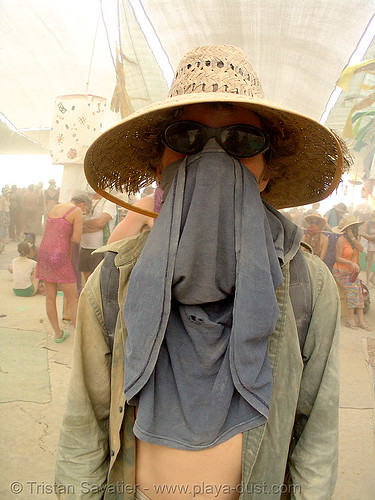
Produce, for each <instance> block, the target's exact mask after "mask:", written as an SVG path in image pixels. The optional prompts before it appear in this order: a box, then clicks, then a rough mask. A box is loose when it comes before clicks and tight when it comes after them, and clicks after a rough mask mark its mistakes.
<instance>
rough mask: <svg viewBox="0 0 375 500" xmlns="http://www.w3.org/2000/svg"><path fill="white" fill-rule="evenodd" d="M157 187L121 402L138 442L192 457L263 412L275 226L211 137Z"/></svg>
mask: <svg viewBox="0 0 375 500" xmlns="http://www.w3.org/2000/svg"><path fill="white" fill-rule="evenodd" d="M169 186H170V187H169ZM162 187H163V188H164V190H165V191H166V192H167V195H166V197H165V201H164V203H163V205H162V208H161V211H160V214H159V216H158V218H157V219H156V221H155V224H154V226H153V228H152V230H151V232H150V235H149V237H148V239H147V242H146V244H145V247H144V249H143V251H142V253H141V255H140V257H139V259H138V261H137V263H136V264H135V267H134V269H133V271H132V274H131V277H130V282H129V288H128V292H127V298H126V302H125V307H124V319H125V323H126V327H127V330H128V338H127V342H126V353H125V367H124V368H125V386H124V387H125V395H126V398H127V401H128V403H129V404H134V405H137V406H138V413H137V419H136V422H135V425H134V433H135V435H136V436H137V437H138V438H139V439H142V440H144V441H146V442H150V443H154V444H159V445H164V446H169V447H172V448H179V449H186V450H195V449H201V448H206V447H209V446H214V445H216V444H219V443H221V442H223V441H225V440H227V439H229V438H230V437H232V436H234V435H235V434H238V433H239V432H243V431H245V430H247V429H250V428H252V427H255V426H258V425H260V424H262V423H264V422H265V421H266V419H267V417H268V411H269V403H270V399H271V390H272V373H271V368H270V365H269V360H268V354H267V344H268V340H269V336H270V335H271V333H272V332H273V330H274V327H275V324H276V320H277V318H278V315H279V308H278V304H277V300H276V295H275V290H276V289H277V288H278V287H279V285H280V284H281V283H282V280H283V277H282V273H281V269H280V263H281V264H282V260H283V256H284V249H283V242H284V234H283V226H282V224H281V222H280V220H279V219H278V218H277V216H276V215H275V213H274V212H273V211H272V210H270V209H268V208H267V207H266V206H265V205H264V204H263V203H262V201H261V198H260V194H259V188H258V184H257V181H256V179H255V177H254V175H253V174H252V173H251V172H250V171H249V170H248V169H247V168H246V167H245V165H243V164H242V163H241V162H240V161H238V160H236V159H234V158H232V157H230V156H229V155H227V154H226V153H225V152H224V151H223V150H222V149H221V148H220V146H218V145H217V144H216V142H215V141H214V140H210V141H209V142H208V143H207V144H206V147H205V148H204V149H203V151H202V152H200V153H199V154H197V155H194V156H188V157H186V158H185V159H184V160H181V161H179V162H176V163H174V164H172V165H170V166H169V167H168V168H167V169H166V170H165V172H164V173H163V179H162Z"/></svg>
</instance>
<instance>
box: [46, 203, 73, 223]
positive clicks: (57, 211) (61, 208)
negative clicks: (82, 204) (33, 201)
mask: <svg viewBox="0 0 375 500" xmlns="http://www.w3.org/2000/svg"><path fill="white" fill-rule="evenodd" d="M72 206H73V203H71V202H70V201H68V202H66V203H57V204H56V205H54V206H53V207H52V208H51V210H50V212H49V214H48V217H51V218H55V219H56V218H59V217H61V216H62V215H64V214H65V212H66V211H67V210H69V208H70V207H72Z"/></svg>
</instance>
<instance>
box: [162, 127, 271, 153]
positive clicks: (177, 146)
mask: <svg viewBox="0 0 375 500" xmlns="http://www.w3.org/2000/svg"><path fill="white" fill-rule="evenodd" d="M211 138H215V139H216V140H217V142H218V143H219V144H220V146H221V147H222V148H223V149H224V151H226V152H227V153H228V154H230V155H231V156H236V157H238V158H250V157H251V156H255V155H258V154H260V153H263V152H264V151H266V150H267V149H268V148H269V147H270V139H269V136H268V134H267V132H265V131H264V130H261V129H260V128H258V127H254V126H253V125H246V124H242V123H239V124H235V125H227V126H225V127H217V128H213V127H208V126H207V125H203V124H202V123H197V122H193V121H189V120H185V121H181V122H174V123H172V124H171V125H168V127H167V128H166V129H165V130H164V132H163V135H162V142H163V144H165V146H168V147H169V148H170V149H172V150H173V151H176V152H177V153H182V154H196V153H199V151H202V149H203V148H204V146H205V145H206V143H207V141H208V140H209V139H211Z"/></svg>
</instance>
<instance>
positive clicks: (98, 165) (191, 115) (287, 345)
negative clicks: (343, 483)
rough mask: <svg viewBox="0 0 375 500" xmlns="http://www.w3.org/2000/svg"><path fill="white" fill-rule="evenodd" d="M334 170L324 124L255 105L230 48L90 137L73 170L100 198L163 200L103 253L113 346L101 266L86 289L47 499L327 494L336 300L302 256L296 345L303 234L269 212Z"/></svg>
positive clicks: (210, 50)
mask: <svg viewBox="0 0 375 500" xmlns="http://www.w3.org/2000/svg"><path fill="white" fill-rule="evenodd" d="M342 171H343V155H342V150H341V147H340V144H339V142H338V139H337V138H336V137H335V135H333V134H332V133H331V132H330V131H329V130H328V129H326V128H325V127H323V126H322V125H320V124H319V123H318V122H316V121H314V120H312V119H310V118H308V117H306V116H303V115H300V114H298V113H296V112H293V111H290V110H287V109H283V108H281V107H279V106H276V105H273V104H270V103H267V102H266V101H265V100H264V98H263V93H262V89H261V85H260V83H259V80H258V78H257V76H256V74H255V72H254V70H253V68H252V67H251V65H250V63H249V62H248V60H247V58H246V56H245V55H244V53H243V52H242V51H241V50H240V49H238V48H236V47H232V46H213V47H198V48H196V49H194V50H192V51H190V52H188V53H187V54H186V55H185V57H184V58H183V59H182V61H181V63H180V65H179V67H178V68H177V70H176V73H175V79H174V82H173V84H172V88H171V90H170V93H169V96H168V98H167V99H165V100H164V101H162V102H160V103H157V104H155V105H152V106H150V107H148V108H145V109H143V110H141V111H139V112H136V113H133V114H132V115H130V116H128V117H127V118H126V119H125V120H124V121H122V122H121V123H120V124H118V125H117V126H115V127H114V128H112V129H111V130H108V131H107V132H105V133H104V134H103V135H102V136H101V137H100V138H99V139H98V140H97V141H95V143H94V144H93V145H92V146H91V147H90V149H89V151H88V153H87V155H86V160H85V172H86V176H87V179H88V181H89V183H90V184H91V185H92V186H93V187H94V188H95V189H96V190H97V191H98V192H100V193H103V194H104V196H106V197H109V198H110V199H112V201H114V200H113V197H111V196H109V195H107V194H106V192H105V189H110V188H118V189H124V190H126V191H127V192H136V191H139V190H140V188H142V187H143V186H145V185H148V184H150V182H151V181H153V180H155V179H158V180H160V185H161V187H162V189H163V190H164V195H163V203H162V207H161V210H160V213H159V215H158V217H157V219H156V221H155V224H154V226H153V228H152V230H151V231H150V232H147V233H145V232H144V233H142V234H140V235H138V236H133V237H130V238H127V239H124V240H121V241H118V242H115V243H113V244H111V245H109V246H108V247H106V251H108V255H109V252H112V253H115V255H116V256H115V258H114V264H115V268H117V269H118V270H119V286H118V304H119V314H118V316H117V321H116V328H115V334H114V340H113V349H111V343H110V341H109V339H108V334H107V332H106V328H105V310H106V307H107V304H106V302H107V298H106V296H105V291H103V290H101V288H100V280H101V279H102V278H103V275H101V272H100V268H97V269H96V270H95V272H94V273H93V274H92V276H91V277H90V279H89V281H88V283H87V284H86V286H85V289H84V291H83V292H82V295H81V298H80V310H79V319H78V325H77V329H76V338H75V349H74V363H73V373H72V379H71V385H70V389H69V394H68V402H67V410H66V415H65V418H64V421H63V425H62V430H61V437H60V442H59V448H58V454H57V471H56V482H57V488H58V490H60V492H61V495H60V497H61V498H81V497H85V496H84V495H85V494H87V497H88V498H105V499H110V498H111V499H112V498H113V499H114V498H125V499H133V498H135V499H143V500H144V499H147V498H149V499H152V500H153V499H180V498H194V497H197V498H201V499H208V498H219V499H228V500H232V499H233V500H234V499H238V498H240V499H250V498H257V499H258V498H267V499H269V498H280V496H281V494H282V493H284V492H288V493H287V496H288V498H289V497H290V498H304V499H311V500H316V499H317V498H321V499H325V498H327V499H328V498H330V497H331V495H332V492H333V489H334V484H335V479H336V472H337V431H338V385H339V384H338V369H337V349H338V338H337V337H338V336H337V334H338V325H339V298H338V294H337V288H336V285H335V282H334V280H333V278H332V276H331V274H330V272H329V271H328V269H327V267H326V266H325V265H324V264H323V263H322V262H321V261H320V259H318V258H316V257H315V256H313V255H311V254H308V255H306V256H305V261H306V264H305V265H306V266H307V268H308V272H309V275H310V281H311V286H309V287H308V290H305V291H304V293H305V295H306V296H308V297H309V298H311V301H312V305H311V307H305V309H304V312H305V315H306V314H307V315H308V318H307V319H308V325H309V326H308V332H307V336H306V339H305V341H304V343H303V347H302V348H301V346H300V343H299V339H298V332H297V324H296V316H295V315H294V312H293V305H292V302H291V299H290V294H289V292H290V286H289V281H290V272H289V271H290V267H291V265H292V261H295V260H296V259H297V255H300V254H301V252H300V241H301V238H302V230H301V229H299V228H298V227H297V226H295V225H294V224H293V223H292V222H290V221H288V220H287V219H286V218H285V217H283V216H282V215H281V214H280V213H279V212H278V211H277V210H276V208H285V207H292V206H298V205H303V204H308V203H312V202H316V201H319V200H321V199H323V198H325V197H326V196H328V195H329V194H330V193H331V192H332V191H333V189H334V188H335V187H336V186H337V184H338V182H339V179H340V176H341V174H342ZM275 207H276V208H275ZM147 214H148V215H150V212H147ZM151 215H153V216H155V215H157V214H153V213H152V212H151ZM104 262H106V259H105V260H104ZM108 288H109V289H110V288H111V287H110V286H109V287H108ZM103 294H104V296H103ZM115 294H116V297H117V287H115ZM302 295H304V294H303V293H302ZM312 311H313V312H312ZM286 476H287V477H288V480H287V484H284V481H285V478H286ZM69 486H70V487H71V489H73V490H74V491H73V492H72V491H70V492H69V491H68V490H69ZM82 489H84V491H83V492H82Z"/></svg>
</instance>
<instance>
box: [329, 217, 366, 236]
mask: <svg viewBox="0 0 375 500" xmlns="http://www.w3.org/2000/svg"><path fill="white" fill-rule="evenodd" d="M361 224H363V221H360V220H358V219H357V218H356V217H355V216H354V215H347V216H346V217H343V218H342V219H341V220H340V222H339V224H338V226H336V227H337V231H335V232H339V233H343V232H344V231H345V230H346V229H348V228H349V227H351V226H360V225H361ZM333 229H334V228H333ZM333 229H332V230H333Z"/></svg>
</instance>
